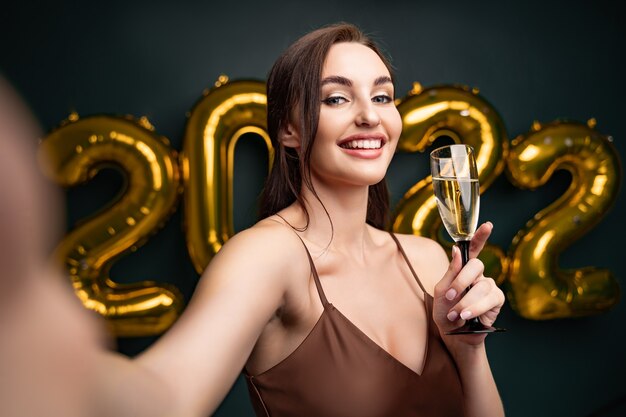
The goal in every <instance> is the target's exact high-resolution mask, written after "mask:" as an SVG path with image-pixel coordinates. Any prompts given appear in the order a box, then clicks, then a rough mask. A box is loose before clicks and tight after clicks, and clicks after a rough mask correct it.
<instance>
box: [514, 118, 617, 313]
mask: <svg viewBox="0 0 626 417" xmlns="http://www.w3.org/2000/svg"><path fill="white" fill-rule="evenodd" d="M592 125H593V124H591V126H592ZM507 164H508V174H509V176H510V178H511V181H512V182H513V183H514V184H515V185H516V186H519V187H524V188H530V189H534V188H537V187H540V186H542V185H544V184H545V183H546V182H547V181H548V180H549V179H550V177H551V176H552V174H553V173H554V172H555V171H556V170H559V169H564V170H567V171H569V172H570V173H571V176H572V181H571V184H570V186H569V188H568V189H567V191H566V192H565V193H564V194H563V195H562V196H561V197H559V198H558V199H557V200H556V201H555V202H554V203H552V204H551V205H550V206H548V207H546V208H545V209H543V210H541V211H540V212H539V213H537V214H536V215H535V216H534V218H533V219H532V220H530V221H529V222H528V223H527V224H526V226H525V228H524V229H523V230H521V231H520V232H518V234H517V236H516V237H515V238H514V240H513V243H512V245H511V247H510V249H509V259H510V261H511V264H510V269H509V272H508V287H509V288H508V290H507V292H508V298H509V301H510V302H511V306H512V307H513V308H514V309H515V310H516V311H517V312H518V313H519V314H520V315H521V316H523V317H526V318H529V319H534V320H547V319H556V318H564V317H577V316H587V315H592V314H598V313H601V312H603V311H605V310H607V309H609V308H610V307H611V306H613V305H615V304H616V303H617V302H618V300H619V287H618V284H617V282H616V280H615V278H614V277H613V276H612V274H611V273H610V271H608V270H603V269H596V268H593V267H586V268H579V269H573V270H562V269H560V268H559V266H558V257H559V254H560V253H561V252H563V250H564V249H565V248H566V247H567V246H568V245H569V244H571V243H572V242H574V241H576V240H577V239H579V238H580V237H581V236H583V235H584V234H585V233H586V232H587V231H589V230H590V229H591V228H592V227H593V226H595V225H596V224H597V223H598V222H599V221H600V219H601V218H602V217H603V216H604V215H605V213H606V212H607V210H609V208H610V207H611V205H612V204H613V202H614V201H615V199H616V197H617V193H618V191H619V186H620V178H621V168H620V163H619V158H618V154H617V152H616V150H615V148H614V147H613V146H612V144H611V143H610V142H609V141H608V140H607V138H606V137H604V136H602V135H601V134H599V133H598V132H596V131H595V130H594V129H592V127H590V126H587V125H584V124H579V123H569V122H554V123H551V124H548V125H546V126H541V125H539V124H535V126H534V129H533V131H531V132H530V133H529V134H527V135H525V136H521V137H519V138H516V139H515V140H514V141H513V142H512V149H511V152H510V154H509V157H508V160H507Z"/></svg>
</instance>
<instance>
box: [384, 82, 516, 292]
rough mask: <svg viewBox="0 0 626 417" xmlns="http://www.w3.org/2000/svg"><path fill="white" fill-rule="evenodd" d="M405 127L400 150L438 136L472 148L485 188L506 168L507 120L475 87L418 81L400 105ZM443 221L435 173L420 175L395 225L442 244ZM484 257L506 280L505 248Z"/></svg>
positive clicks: (489, 249) (491, 248)
mask: <svg viewBox="0 0 626 417" xmlns="http://www.w3.org/2000/svg"><path fill="white" fill-rule="evenodd" d="M398 110H399V112H400V115H401V117H402V123H403V132H402V136H401V137H400V141H399V143H398V148H397V150H398V151H400V152H418V151H419V152H424V151H425V150H427V149H429V148H430V147H431V146H432V145H433V143H434V142H435V141H436V140H437V139H438V138H440V137H442V136H446V137H449V138H451V139H452V140H453V141H454V142H456V143H464V144H467V145H470V146H472V147H473V148H474V150H475V152H476V165H477V168H478V173H479V181H480V191H481V193H483V192H484V191H485V190H486V189H487V188H488V187H489V186H490V185H491V184H492V183H493V181H494V180H495V179H496V178H497V177H498V176H499V175H500V173H501V172H502V170H503V169H504V164H505V158H506V155H507V152H508V142H507V137H506V131H505V128H504V123H503V122H502V119H501V117H500V116H499V115H498V113H497V112H496V110H495V109H494V108H493V106H491V105H490V104H489V103H488V102H487V101H485V100H484V99H483V98H482V97H480V96H479V95H478V91H477V90H476V89H473V90H470V89H469V88H466V87H454V86H440V87H432V88H427V89H424V90H422V88H421V86H420V85H419V84H418V83H415V84H414V88H413V90H412V91H411V92H410V93H409V96H408V97H406V98H404V99H402V100H401V102H400V103H399V104H398ZM441 226H442V221H441V218H440V216H439V212H438V210H437V203H436V200H435V197H434V195H433V189H432V177H431V176H428V177H427V178H424V179H422V180H421V181H419V182H418V183H416V184H415V185H413V187H411V189H409V191H407V192H406V194H405V195H404V197H403V198H402V200H401V201H400V202H399V204H398V206H397V208H396V211H395V216H394V221H393V226H392V227H393V230H394V231H395V232H399V233H410V234H415V235H421V236H427V237H430V238H433V239H436V240H439V242H440V243H442V244H443V245H444V246H448V247H449V246H451V243H449V242H448V241H446V240H445V239H444V235H443V232H442V227H441ZM480 259H481V260H482V261H483V262H484V264H485V271H486V272H485V274H487V275H489V276H492V277H493V278H494V279H496V281H497V282H502V280H503V278H504V276H505V273H506V269H507V264H508V262H507V258H506V255H505V253H504V251H503V250H502V249H500V248H499V247H497V246H495V245H486V246H485V248H484V249H483V251H482V252H481V255H480Z"/></svg>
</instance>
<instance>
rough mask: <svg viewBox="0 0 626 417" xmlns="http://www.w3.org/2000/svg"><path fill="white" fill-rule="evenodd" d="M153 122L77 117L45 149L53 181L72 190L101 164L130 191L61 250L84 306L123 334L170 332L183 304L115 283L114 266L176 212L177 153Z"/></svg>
mask: <svg viewBox="0 0 626 417" xmlns="http://www.w3.org/2000/svg"><path fill="white" fill-rule="evenodd" d="M150 128H151V126H150V124H149V122H148V121H147V119H145V118H142V119H141V120H140V121H139V122H137V121H134V120H133V119H132V118H130V117H127V118H122V117H114V116H104V115H101V116H92V117H86V118H82V119H81V118H78V116H77V115H76V114H73V115H71V116H70V118H69V119H68V121H66V122H65V123H63V124H62V125H61V127H59V128H58V129H56V130H55V131H53V132H52V133H50V134H49V135H48V136H47V137H46V138H45V139H44V140H43V142H42V143H41V146H40V158H42V159H43V160H44V161H43V162H44V163H43V164H42V166H43V168H44V170H46V171H47V172H46V173H47V174H48V176H50V177H51V178H53V179H54V180H55V181H56V182H57V183H59V184H61V185H63V186H65V187H72V186H75V185H77V184H80V183H84V182H86V181H89V180H90V179H91V178H93V176H94V175H96V173H97V172H98V170H99V169H100V167H101V166H103V165H104V164H107V165H108V166H113V167H117V168H119V169H120V170H121V172H122V173H123V175H124V176H125V179H126V183H127V186H126V189H125V191H124V192H123V194H122V195H121V196H120V197H119V198H118V199H117V200H115V201H114V202H113V203H112V204H111V205H110V206H108V207H107V208H106V209H104V210H102V211H101V212H99V213H97V214H96V215H94V216H93V217H91V218H90V219H88V220H86V221H84V222H82V223H81V224H80V226H78V227H77V228H76V229H74V230H73V231H71V232H70V233H69V234H68V235H67V236H66V237H65V238H64V239H63V241H62V242H61V244H60V245H59V246H58V248H57V256H58V258H59V259H61V260H62V261H63V262H64V264H65V266H66V267H67V270H68V271H69V274H70V277H71V279H72V282H73V285H74V289H75V291H76V293H77V294H78V296H79V298H80V299H81V300H82V302H83V304H84V305H85V306H86V307H87V308H89V309H92V310H94V311H96V312H98V313H100V314H101V315H102V316H104V317H105V318H106V319H107V323H108V324H109V326H110V328H111V330H112V332H113V333H114V334H115V335H117V336H147V335H156V334H159V333H162V332H163V331H165V330H166V329H167V328H168V327H169V326H170V325H171V324H172V323H173V322H174V321H175V320H176V318H177V316H178V313H179V312H180V311H181V309H182V305H183V299H182V296H181V295H180V294H179V292H178V290H177V289H176V288H174V287H173V286H170V285H166V284H156V283H154V282H151V281H144V282H139V283H135V284H128V285H122V284H118V283H115V282H113V281H112V280H111V279H110V278H109V274H108V273H109V270H110V268H111V265H112V263H113V262H114V261H115V260H117V259H118V258H119V257H121V256H123V255H124V254H127V253H129V252H132V251H135V250H136V249H137V248H138V247H139V246H141V245H142V244H143V243H144V242H145V241H146V240H147V239H148V237H149V236H150V235H151V234H152V233H154V232H155V231H156V230H157V229H159V228H160V227H161V226H162V224H163V223H164V221H165V220H166V218H167V217H169V215H170V214H171V213H172V212H173V211H174V210H175V208H176V202H177V199H178V195H179V188H180V175H179V169H178V164H177V160H176V155H175V153H174V152H173V151H172V149H171V148H170V147H169V146H168V145H167V143H166V139H165V138H162V137H159V136H157V135H156V134H155V133H154V132H153V131H152V130H151V129H150Z"/></svg>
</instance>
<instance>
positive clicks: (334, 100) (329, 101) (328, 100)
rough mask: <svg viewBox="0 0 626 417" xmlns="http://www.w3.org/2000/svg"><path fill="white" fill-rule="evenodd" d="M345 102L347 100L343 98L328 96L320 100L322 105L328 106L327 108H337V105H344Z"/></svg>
mask: <svg viewBox="0 0 626 417" xmlns="http://www.w3.org/2000/svg"><path fill="white" fill-rule="evenodd" d="M347 101H348V100H347V99H346V98H345V97H341V96H330V97H328V98H326V99H324V100H322V102H323V103H324V104H328V105H329V106H338V105H339V104H343V103H346V102H347Z"/></svg>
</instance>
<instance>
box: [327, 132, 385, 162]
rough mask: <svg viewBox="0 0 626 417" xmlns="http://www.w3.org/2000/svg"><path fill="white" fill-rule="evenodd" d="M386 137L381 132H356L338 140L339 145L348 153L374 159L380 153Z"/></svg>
mask: <svg viewBox="0 0 626 417" xmlns="http://www.w3.org/2000/svg"><path fill="white" fill-rule="evenodd" d="M386 142H387V138H386V137H385V136H384V135H382V134H358V135H352V136H348V137H347V138H344V139H342V140H340V141H339V143H338V145H339V147H340V148H341V149H342V150H343V151H344V152H345V153H347V154H348V155H351V156H355V157H358V158H363V159H375V158H378V157H379V156H380V154H381V153H382V148H383V146H385V143H386Z"/></svg>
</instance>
